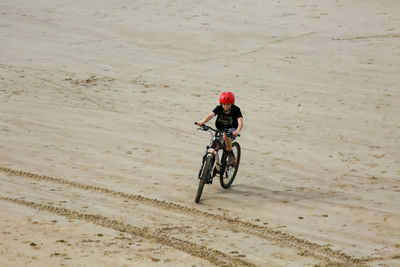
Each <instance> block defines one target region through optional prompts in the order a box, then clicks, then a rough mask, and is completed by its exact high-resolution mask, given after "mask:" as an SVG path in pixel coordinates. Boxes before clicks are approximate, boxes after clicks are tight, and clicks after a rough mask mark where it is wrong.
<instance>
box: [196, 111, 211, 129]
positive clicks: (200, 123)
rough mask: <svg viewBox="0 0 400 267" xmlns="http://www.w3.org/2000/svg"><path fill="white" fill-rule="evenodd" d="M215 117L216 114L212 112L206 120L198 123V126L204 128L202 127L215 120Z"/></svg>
mask: <svg viewBox="0 0 400 267" xmlns="http://www.w3.org/2000/svg"><path fill="white" fill-rule="evenodd" d="M214 116H215V113H214V112H211V113H210V114H208V115H207V116H205V117H204V119H203V120H202V121H201V122H198V123H197V125H199V126H202V125H204V124H206V123H207V122H208V121H209V120H211V119H212V118H214Z"/></svg>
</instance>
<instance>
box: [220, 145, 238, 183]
mask: <svg viewBox="0 0 400 267" xmlns="http://www.w3.org/2000/svg"><path fill="white" fill-rule="evenodd" d="M232 150H233V151H234V154H235V164H234V165H233V166H227V164H226V160H227V156H228V155H227V153H224V154H223V155H222V160H221V162H222V166H221V170H220V176H219V182H220V184H221V186H222V188H224V189H227V188H229V187H230V186H231V185H232V183H233V181H234V180H235V177H236V174H237V172H238V169H239V164H240V153H241V150H240V145H239V143H237V142H233V143H232ZM235 150H236V151H235Z"/></svg>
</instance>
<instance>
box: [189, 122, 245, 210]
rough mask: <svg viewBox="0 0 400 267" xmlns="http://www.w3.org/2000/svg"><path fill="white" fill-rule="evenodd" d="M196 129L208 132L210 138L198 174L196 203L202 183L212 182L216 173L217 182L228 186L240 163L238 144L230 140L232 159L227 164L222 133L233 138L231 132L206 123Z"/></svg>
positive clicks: (202, 186)
mask: <svg viewBox="0 0 400 267" xmlns="http://www.w3.org/2000/svg"><path fill="white" fill-rule="evenodd" d="M195 124H196V123H195ZM196 125H197V124H196ZM198 130H203V131H208V132H210V133H211V140H210V145H208V146H206V149H205V153H204V156H203V160H202V162H201V167H200V171H199V174H198V178H199V187H198V188H197V194H196V198H195V202H196V203H199V201H200V197H201V194H202V192H203V188H204V185H205V184H212V181H213V178H214V177H215V176H217V175H218V174H219V182H220V184H221V186H222V188H224V189H227V188H229V187H230V186H231V185H232V183H233V181H234V180H235V177H236V174H237V171H238V169H239V163H240V145H239V143H238V142H232V152H233V155H232V156H233V158H234V160H233V162H231V163H230V164H228V163H229V162H228V151H227V150H226V144H225V140H224V137H223V134H224V133H225V134H226V135H227V136H228V137H231V138H232V139H234V137H233V135H232V133H231V132H229V131H220V130H217V129H214V128H212V127H210V126H207V125H203V126H202V127H200V128H198ZM238 136H240V135H238ZM221 150H222V155H221V157H220V155H219V153H220V151H221Z"/></svg>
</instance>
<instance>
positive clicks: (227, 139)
mask: <svg viewBox="0 0 400 267" xmlns="http://www.w3.org/2000/svg"><path fill="white" fill-rule="evenodd" d="M234 131H236V128H229V129H228V132H230V133H233V132H234ZM233 139H235V137H233V138H231V137H228V136H226V134H225V133H224V140H225V144H226V150H228V151H232V140H233Z"/></svg>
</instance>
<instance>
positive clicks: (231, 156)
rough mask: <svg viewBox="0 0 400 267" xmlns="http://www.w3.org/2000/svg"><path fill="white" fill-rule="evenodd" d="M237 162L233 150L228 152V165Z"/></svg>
mask: <svg viewBox="0 0 400 267" xmlns="http://www.w3.org/2000/svg"><path fill="white" fill-rule="evenodd" d="M234 164H235V155H234V154H233V152H232V151H229V152H228V159H227V161H226V165H228V166H232V165H234Z"/></svg>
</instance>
